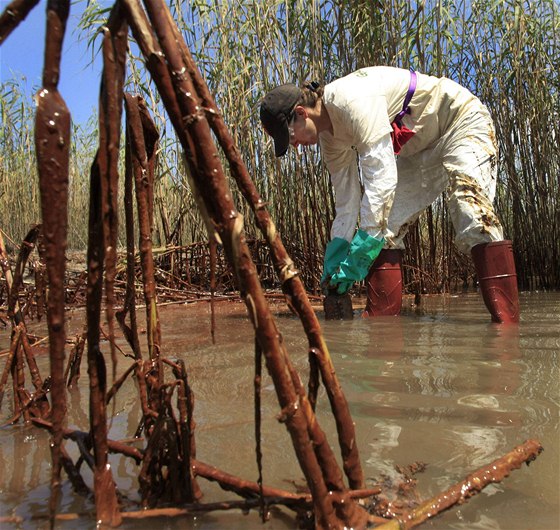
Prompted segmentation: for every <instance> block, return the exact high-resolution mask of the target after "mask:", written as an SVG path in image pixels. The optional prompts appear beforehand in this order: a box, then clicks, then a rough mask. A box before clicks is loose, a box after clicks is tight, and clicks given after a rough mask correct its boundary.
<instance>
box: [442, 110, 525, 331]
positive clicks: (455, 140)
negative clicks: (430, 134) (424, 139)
mask: <svg viewBox="0 0 560 530" xmlns="http://www.w3.org/2000/svg"><path fill="white" fill-rule="evenodd" d="M494 139H495V136H494V128H493V125H492V122H491V120H490V117H489V116H488V114H487V112H486V111H485V109H484V108H483V107H482V110H481V111H480V112H476V113H473V115H472V118H471V119H470V120H469V121H465V123H464V124H463V125H462V127H461V128H458V130H457V131H456V132H455V134H454V135H453V136H452V137H451V138H450V140H449V142H448V143H447V149H446V154H445V156H444V165H445V167H446V169H447V171H448V172H449V176H450V186H449V189H448V201H449V212H450V216H451V220H452V222H453V226H454V228H455V232H456V240H455V242H456V244H457V247H458V248H459V249H460V250H461V251H462V252H464V253H468V252H471V255H472V258H473V261H474V265H475V270H476V273H477V276H478V280H479V285H480V290H481V294H482V298H483V300H484V303H485V305H486V307H487V308H488V311H489V312H490V315H491V316H492V320H493V321H494V322H518V321H519V296H518V291H517V275H516V272H515V263H514V260H513V250H512V246H511V241H504V240H503V230H502V226H501V224H500V221H499V220H498V218H497V216H496V214H495V213H494V209H493V206H492V201H493V200H494V195H495V191H496V175H497V167H496V164H497V149H496V145H495V143H494Z"/></svg>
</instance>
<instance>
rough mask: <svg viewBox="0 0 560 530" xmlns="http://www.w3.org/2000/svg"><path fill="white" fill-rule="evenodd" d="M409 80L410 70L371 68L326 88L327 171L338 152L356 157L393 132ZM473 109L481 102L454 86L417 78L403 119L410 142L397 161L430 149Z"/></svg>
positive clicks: (324, 143)
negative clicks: (330, 128) (352, 151)
mask: <svg viewBox="0 0 560 530" xmlns="http://www.w3.org/2000/svg"><path fill="white" fill-rule="evenodd" d="M410 79H411V73H410V71H409V70H404V69H401V68H394V67H390V66H371V67H368V68H362V69H360V70H357V71H356V72H353V73H351V74H349V75H347V76H345V77H341V78H340V79H337V80H336V81H333V82H332V83H329V84H327V85H325V91H324V95H323V101H324V103H325V106H326V108H327V110H328V112H329V116H330V117H331V121H332V122H333V134H332V135H331V134H330V133H324V134H322V135H321V147H322V149H323V151H324V152H325V154H326V157H325V162H326V163H327V166H331V167H332V161H333V159H334V158H337V156H338V155H336V154H335V153H336V152H337V151H340V150H341V149H348V148H349V147H352V146H353V147H355V148H356V149H357V150H358V152H360V151H366V150H367V148H368V146H370V145H373V144H374V143H375V142H376V141H378V140H379V138H381V137H382V136H383V135H384V134H387V132H390V131H391V122H392V121H393V120H394V118H395V116H397V114H398V113H399V112H400V111H401V110H402V106H403V101H404V99H405V96H406V94H407V91H408V89H409V86H410ZM471 104H474V105H477V106H478V105H480V101H479V100H478V98H476V97H475V96H474V95H473V94H472V93H471V92H469V91H468V90H467V89H466V88H464V87H462V86H461V85H459V84H457V83H455V82H454V81H452V80H450V79H447V78H437V77H434V76H430V75H426V74H421V73H416V87H415V90H414V96H413V97H412V99H411V102H410V104H409V108H410V113H407V114H405V116H404V118H403V123H404V125H405V126H406V127H407V128H409V129H410V130H412V131H414V136H413V137H412V138H411V139H410V140H409V141H408V142H407V143H406V144H405V145H404V146H403V148H402V150H401V152H400V156H402V157H406V156H411V155H413V154H416V153H418V152H419V151H421V150H423V149H426V148H427V147H429V146H430V145H432V144H433V143H434V142H435V141H437V140H438V139H439V138H441V137H442V136H443V135H445V134H446V133H447V132H448V130H449V129H450V127H452V126H453V125H454V124H455V123H456V122H457V121H460V118H461V117H462V116H463V115H464V114H465V113H467V112H469V109H470V107H471ZM335 167H336V164H335ZM333 169H334V168H333Z"/></svg>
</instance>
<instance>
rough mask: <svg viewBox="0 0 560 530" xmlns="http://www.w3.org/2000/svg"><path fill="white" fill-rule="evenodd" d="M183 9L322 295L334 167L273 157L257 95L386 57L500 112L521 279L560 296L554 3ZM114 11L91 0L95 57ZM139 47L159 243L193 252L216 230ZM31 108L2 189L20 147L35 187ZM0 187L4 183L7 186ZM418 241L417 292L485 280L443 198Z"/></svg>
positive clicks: (195, 2) (297, 256) (287, 2)
mask: <svg viewBox="0 0 560 530" xmlns="http://www.w3.org/2000/svg"><path fill="white" fill-rule="evenodd" d="M170 3H171V9H172V12H173V14H174V16H175V18H176V20H177V21H178V23H179V26H180V29H181V30H182V32H183V35H184V37H185V40H186V42H187V44H188V46H189V48H190V49H191V51H192V53H193V55H194V57H195V60H196V62H197V64H198V66H199V68H200V70H201V72H202V74H203V76H204V77H205V79H206V81H207V83H208V85H209V87H210V90H211V91H212V93H213V94H214V96H215V99H216V101H217V103H218V106H219V108H220V109H221V111H222V112H223V114H224V117H225V119H226V122H227V123H228V124H229V126H230V129H231V131H232V135H233V137H234V139H235V141H236V143H237V146H238V148H239V150H240V151H241V153H242V156H243V158H244V160H245V162H246V164H247V166H248V168H249V172H250V173H251V175H252V176H253V178H254V180H255V182H256V184H257V187H258V189H259V190H260V192H261V194H262V196H263V198H264V200H266V201H267V203H268V207H269V209H270V211H271V213H272V215H273V218H274V220H275V222H276V224H277V227H278V229H279V231H280V233H281V235H282V238H283V240H284V241H285V244H286V247H287V248H288V250H289V251H290V253H291V254H292V256H293V258H294V260H295V261H296V264H297V266H298V267H299V269H300V270H301V273H302V276H303V279H304V281H305V283H306V285H307V287H308V288H309V289H317V288H318V284H319V278H320V274H321V263H322V254H323V249H324V245H325V243H326V242H327V241H328V238H329V229H330V224H331V223H332V219H333V217H334V202H333V197H332V191H331V189H330V185H329V181H328V174H327V172H326V171H325V168H324V166H323V165H322V163H321V156H320V150H319V149H318V148H307V149H305V150H304V151H301V152H298V153H296V152H295V151H292V152H291V153H290V154H289V155H288V156H286V157H284V159H282V160H278V159H276V158H275V157H274V155H273V150H272V145H271V142H270V140H269V139H268V137H267V136H266V134H265V133H264V132H263V130H262V128H261V126H260V123H259V119H258V106H259V101H260V99H261V97H262V96H263V95H264V93H266V91H267V90H269V89H270V88H272V87H273V86H275V85H276V84H279V83H284V82H295V83H303V82H304V81H306V80H310V79H317V80H319V81H324V82H329V81H332V80H333V79H336V78H337V77H340V76H343V75H346V74H348V73H350V72H352V71H353V70H355V69H357V68H360V67H362V66H367V65H376V64H387V65H394V66H399V67H403V68H409V67H411V68H415V69H417V70H419V71H421V72H424V73H428V74H432V75H443V76H447V77H450V78H451V79H454V80H456V81H458V82H459V83H461V84H463V85H465V86H466V87H467V88H469V89H470V90H471V91H472V92H474V93H475V94H476V95H478V96H479V97H480V98H481V99H482V101H483V102H484V103H485V104H486V105H487V106H488V108H489V109H490V111H491V114H492V116H493V118H494V120H495V124H496V133H497V140H498V144H499V147H500V160H499V182H498V191H497V198H496V208H497V212H498V215H499V216H500V218H501V219H502V221H503V224H504V228H505V236H506V237H508V238H511V239H512V240H513V242H514V251H515V257H516V262H517V266H518V276H519V279H520V283H521V286H522V287H523V288H531V289H536V288H546V289H552V288H555V289H557V288H559V287H560V256H559V254H560V250H559V244H558V241H559V240H560V238H559V236H560V233H559V230H560V206H559V204H558V201H559V199H558V197H559V193H558V192H559V190H558V186H559V184H558V180H559V175H560V169H559V168H560V162H559V155H558V149H557V148H556V144H557V139H558V137H559V136H558V135H559V130H558V129H559V127H560V125H559V124H560V120H559V116H560V111H559V103H558V87H559V86H560V81H559V74H558V72H559V70H560V69H559V64H560V60H559V58H560V51H559V37H558V35H559V34H560V31H559V30H560V28H559V25H560V13H559V6H558V4H557V2H556V1H555V0H541V1H540V2H533V1H530V0H500V1H498V0H477V1H466V0H457V1H451V0H425V1H404V0H375V1H372V0H370V1H367V2H366V1H363V0H346V1H344V2H342V1H340V0H321V1H319V0H308V1H303V0H253V1H251V2H247V1H244V0H227V1H224V0H191V1H190V2H187V3H185V2H179V1H177V0H171V2H170ZM103 9H104V8H103V7H100V6H99V4H96V3H95V2H94V1H92V2H90V3H89V6H88V10H86V14H85V15H84V17H83V19H82V27H83V31H84V35H85V36H86V37H85V38H87V39H88V42H89V43H90V47H91V49H92V53H95V46H96V44H95V43H96V40H95V39H96V37H95V36H96V34H97V33H96V32H97V30H98V28H99V25H100V24H101V23H102V21H103V20H104V16H106V15H105V12H104V10H103ZM131 52H132V53H131V57H130V60H129V72H130V73H129V78H128V80H127V89H128V90H130V91H134V92H138V93H140V94H141V95H142V96H143V97H144V98H145V100H146V101H147V103H148V105H149V106H150V108H151V111H152V113H153V115H154V119H155V121H156V124H157V125H158V128H159V129H160V132H161V135H162V139H161V148H160V153H159V157H158V176H157V181H156V185H155V195H156V199H155V203H156V206H155V209H156V211H155V219H156V233H155V239H156V240H155V241H154V243H155V244H156V245H161V246H165V245H185V244H188V243H190V242H193V241H200V240H204V239H206V234H205V229H204V224H203V223H202V221H201V219H200V216H199V214H198V212H197V209H196V206H195V203H194V200H193V198H192V194H191V192H190V186H189V183H188V179H187V174H186V168H185V164H184V161H183V158H182V154H181V150H180V147H179V145H178V142H177V140H176V138H175V137H174V135H173V134H172V132H171V127H169V126H168V125H167V123H166V119H167V118H166V116H165V112H164V111H163V110H162V107H161V103H160V100H159V96H158V94H157V92H156V91H155V89H154V87H153V84H152V83H151V81H150V79H149V78H148V77H147V76H146V73H145V68H144V67H143V64H142V60H141V59H140V58H139V57H138V54H137V52H136V51H135V45H134V43H133V42H132V44H131ZM8 95H9V92H8V93H7V92H6V89H4V88H3V90H2V104H3V105H7V109H8V110H11V112H14V111H15V110H14V109H16V108H17V104H16V103H15V102H14V103H10V102H11V101H12V99H13V97H12V99H9V97H8ZM16 99H17V98H16ZM4 100H6V102H4ZM10 105H12V106H10ZM28 107H29V106H28ZM25 110H26V112H28V111H29V114H28V115H24V114H22V116H21V120H22V123H23V121H26V123H27V124H23V129H22V130H21V131H20V132H19V133H17V134H20V135H21V137H22V140H21V141H19V140H18V141H19V143H17V142H16V140H17V138H19V137H18V136H17V134H16V132H15V131H12V130H10V128H9V127H7V126H6V125H5V123H6V122H5V120H3V125H2V127H3V129H2V134H3V135H4V136H6V140H4V136H3V137H2V138H3V139H2V151H1V156H2V161H3V163H2V171H3V179H2V181H4V174H5V171H6V168H7V167H8V166H7V164H8V162H5V160H6V159H7V158H6V157H9V158H10V157H12V155H11V154H10V153H11V152H12V151H13V152H15V153H18V154H17V155H16V156H15V159H14V160H12V161H10V162H9V164H12V165H14V164H15V166H14V167H13V169H12V170H10V172H9V173H10V174H12V173H13V174H14V176H13V177H12V178H18V179H20V181H18V182H20V183H19V184H18V185H17V186H16V189H19V188H21V187H22V184H21V181H22V180H23V181H29V180H33V182H35V179H31V178H30V177H29V175H31V173H30V171H34V166H33V162H30V160H32V156H30V155H32V152H33V146H32V145H29V144H26V143H25V141H24V140H23V139H24V138H25V135H26V134H27V135H30V134H31V132H30V131H29V130H28V129H29V127H31V125H29V123H30V121H29V120H30V118H29V116H30V115H31V112H30V110H29V108H26V109H25ZM92 123H94V121H93V122H92ZM92 126H93V125H92ZM26 127H27V129H26ZM22 131H23V132H22ZM76 134H86V136H87V131H76ZM90 136H91V135H90ZM74 138H75V147H74V150H73V153H74V152H75V159H76V162H75V167H76V176H75V178H76V184H75V185H74V187H77V189H72V188H71V191H72V193H73V194H76V195H79V194H80V193H81V191H82V188H80V186H79V184H80V183H81V182H83V180H80V179H84V178H86V179H87V177H88V171H87V170H86V169H85V168H84V167H82V166H81V165H80V164H82V163H83V164H84V165H87V164H89V163H91V156H92V153H93V148H92V146H91V145H90V144H89V143H88V141H87V140H84V142H85V144H82V143H80V142H81V141H82V140H79V138H78V136H74ZM10 142H16V144H17V146H18V147H17V149H15V150H13V148H12V147H11V144H10ZM16 144H14V145H16ZM8 155H9V156H8ZM73 159H74V156H73ZM85 161H87V162H85ZM26 164H27V165H26ZM32 166H33V168H32ZM73 167H74V166H73ZM15 174H17V176H15ZM34 185H35V184H34ZM0 186H2V189H3V190H4V189H5V187H6V186H5V185H4V184H0ZM10 188H13V186H10ZM29 189H30V186H29V182H27V185H26V187H25V191H24V192H23V191H22V193H35V196H34V197H33V196H32V197H29V198H28V199H29V200H27V201H25V208H18V209H17V210H18V214H19V213H20V212H21V220H14V221H13V222H14V223H20V224H23V225H25V224H26V223H29V220H25V216H28V218H29V219H31V218H36V217H34V216H35V215H36V214H34V213H23V212H24V211H25V212H34V210H33V208H35V209H37V207H36V201H37V198H36V192H29V191H28V190H29ZM85 189H87V188H86V187H83V190H85ZM232 189H233V193H234V194H235V199H236V202H237V204H238V207H239V210H240V211H241V212H242V213H244V215H245V220H246V227H247V231H248V237H257V231H256V230H255V228H254V224H253V223H252V220H251V214H250V212H249V211H248V209H247V208H246V207H245V205H244V201H243V199H242V197H241V194H240V193H239V192H237V191H236V188H235V185H234V184H233V183H232ZM5 194H6V191H3V194H2V195H0V201H2V200H7V195H6V199H4V198H3V197H4V196H5ZM10 197H12V199H10V200H9V201H8V202H7V203H1V202H0V204H1V205H3V204H12V203H13V200H14V199H13V196H10ZM18 200H20V201H21V200H22V199H21V198H20V197H18ZM76 201H78V199H77V198H76ZM15 204H17V203H15ZM20 204H21V203H20ZM76 207H77V208H78V207H79V203H78V202H77V203H76ZM71 208H72V206H71ZM2 211H4V207H3V209H2ZM70 215H71V216H72V215H76V221H78V219H79V215H80V213H79V212H77V213H76V214H73V213H72V212H70ZM18 216H19V215H18ZM3 217H4V216H3ZM10 222H12V221H11V220H10ZM3 229H4V230H6V231H8V232H11V233H13V234H15V235H17V237H21V233H22V231H23V229H22V228H20V227H19V225H18V227H17V229H16V227H14V228H12V227H11V225H10V226H7V227H6V228H3ZM71 230H74V228H73V223H72V227H71ZM76 230H77V229H76ZM70 237H71V240H72V241H73V242H75V243H74V244H76V245H80V244H81V243H82V241H83V239H82V238H83V237H84V236H83V235H80V236H78V235H77V234H75V235H74V233H73V232H72V231H71V236H70ZM407 245H408V246H407V255H406V260H405V264H406V268H405V283H406V286H407V288H408V289H409V290H411V291H420V290H427V291H431V292H437V291H445V290H451V289H455V288H457V287H460V286H462V285H468V284H470V282H471V281H472V278H473V274H474V273H473V269H472V265H471V264H470V260H469V259H468V257H466V256H463V255H462V254H460V253H459V252H458V251H457V250H456V249H455V247H454V245H453V229H452V226H451V224H450V221H449V215H448V212H447V209H446V207H445V203H444V201H443V200H442V199H441V198H440V199H439V200H438V201H436V202H435V203H434V204H433V205H432V206H431V207H430V208H429V209H428V210H427V211H426V212H425V214H423V215H422V216H421V217H420V219H419V221H418V223H417V224H416V225H415V226H413V227H412V228H411V230H410V233H409V236H408V238H407Z"/></svg>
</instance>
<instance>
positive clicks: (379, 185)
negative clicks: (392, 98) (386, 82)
mask: <svg viewBox="0 0 560 530" xmlns="http://www.w3.org/2000/svg"><path fill="white" fill-rule="evenodd" d="M360 166H361V170H362V179H363V184H364V194H363V197H362V200H361V209H360V228H359V230H358V231H357V232H356V234H355V236H354V237H353V239H352V241H351V243H350V246H349V249H348V254H347V256H346V257H345V258H344V259H343V260H342V261H341V262H340V265H339V266H338V268H337V269H336V271H335V272H334V273H333V274H332V275H331V277H330V280H329V286H330V287H331V288H335V287H336V290H337V292H338V293H339V294H344V293H346V292H347V291H348V290H349V289H350V287H352V285H353V284H354V282H358V281H361V280H363V279H364V278H365V277H366V275H367V273H368V271H369V269H370V267H371V265H372V264H373V262H374V261H375V259H376V258H377V256H378V255H379V253H380V252H381V249H382V248H383V245H384V243H385V240H384V236H385V233H386V230H387V221H388V218H389V213H390V211H391V206H392V204H393V197H394V195H395V187H396V184H397V167H396V161H395V156H394V154H393V145H392V142H391V136H390V135H389V134H388V135H386V136H383V137H382V138H381V139H380V140H379V141H378V142H375V144H374V145H373V146H371V147H369V148H367V149H366V150H365V151H364V150H362V152H361V153H360Z"/></svg>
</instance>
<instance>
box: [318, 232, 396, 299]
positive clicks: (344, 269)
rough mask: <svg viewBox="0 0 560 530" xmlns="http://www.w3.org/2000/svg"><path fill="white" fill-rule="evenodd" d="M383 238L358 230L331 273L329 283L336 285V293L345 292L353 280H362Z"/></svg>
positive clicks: (380, 246)
mask: <svg viewBox="0 0 560 530" xmlns="http://www.w3.org/2000/svg"><path fill="white" fill-rule="evenodd" d="M384 243H385V240H384V239H383V238H382V239H376V238H375V237H372V236H370V235H368V234H367V233H366V232H364V231H363V230H358V231H357V232H356V235H355V236H354V239H352V242H351V243H350V249H349V251H348V255H347V256H346V258H345V259H344V260H343V261H342V262H341V263H340V265H339V267H338V269H337V270H336V271H335V272H334V273H333V274H332V276H331V278H330V280H329V285H330V286H336V290H337V293H338V294H345V293H347V292H348V291H349V290H350V288H351V287H352V285H353V284H354V282H359V281H361V280H363V279H364V278H365V277H366V276H367V273H368V271H369V268H370V267H371V265H372V263H373V262H374V261H375V259H376V258H377V256H378V255H379V253H380V252H381V249H382V248H383V245H384Z"/></svg>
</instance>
